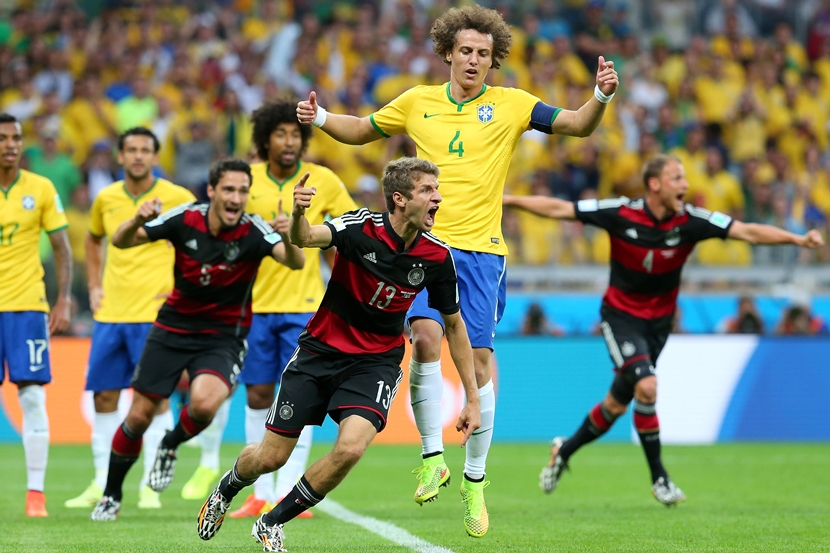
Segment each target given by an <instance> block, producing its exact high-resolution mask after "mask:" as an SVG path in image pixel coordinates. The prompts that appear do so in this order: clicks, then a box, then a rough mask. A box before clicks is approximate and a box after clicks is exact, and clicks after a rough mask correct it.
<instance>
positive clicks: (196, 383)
mask: <svg viewBox="0 0 830 553" xmlns="http://www.w3.org/2000/svg"><path fill="white" fill-rule="evenodd" d="M250 185H251V168H250V166H249V165H248V164H247V163H245V162H244V161H242V160H237V159H230V160H225V161H220V162H217V163H215V164H214V165H213V167H211V170H210V175H209V180H208V190H207V192H208V197H209V198H210V202H209V203H192V204H188V205H183V206H180V207H178V208H176V209H173V210H171V211H168V212H167V213H165V214H164V215H162V216H160V217H159V212H160V210H161V202H160V201H159V199H158V198H154V199H153V200H152V201H148V202H145V203H144V204H142V205H141V207H140V208H139V210H138V212H137V213H136V215H135V216H134V217H133V218H132V219H130V220H129V221H126V222H125V223H123V224H122V225H121V226H120V227H119V228H118V230H116V231H115V233H114V234H113V236H112V243H113V245H114V246H115V247H116V248H130V247H134V246H140V245H141V244H146V243H148V242H154V241H156V240H168V241H169V242H170V243H172V244H173V247H174V248H175V249H176V264H175V287H174V289H173V292H172V293H171V294H170V296H169V297H168V298H167V301H166V302H165V303H164V305H163V306H162V308H161V310H160V311H159V314H158V317H157V318H156V321H155V324H154V326H153V328H152V329H151V330H150V333H149V335H148V337H147V343H146V345H145V346H144V351H143V352H142V354H141V359H140V361H139V363H138V365H137V366H136V368H135V373H134V375H133V380H132V383H131V385H132V387H133V389H134V390H135V393H134V394H133V402H132V405H131V406H130V412H129V414H128V415H127V418H126V420H125V421H124V423H123V424H122V425H121V426H120V427H119V428H118V430H117V431H116V433H115V437H114V438H113V440H112V453H111V455H110V464H109V473H108V475H107V484H106V488H105V489H104V496H103V498H101V499H100V500H99V501H98V504H97V505H96V506H95V509H94V510H93V511H92V515H91V518H92V519H93V520H98V521H108V520H115V518H116V517H117V516H118V512H119V511H120V508H121V498H122V485H123V482H124V478H125V477H126V475H127V471H129V469H130V467H131V466H132V465H133V463H135V461H136V459H137V458H138V455H139V453H140V452H141V441H142V435H143V434H144V432H145V431H146V430H147V427H148V426H149V425H150V421H151V419H152V417H153V414H154V413H155V412H156V410H157V408H158V405H159V403H160V402H161V401H162V400H163V399H166V398H169V397H170V394H172V393H173V390H174V389H175V387H176V384H177V383H178V381H179V377H180V376H181V374H182V372H183V371H184V369H185V368H187V369H188V372H189V374H190V378H191V384H190V404H189V405H187V406H185V407H184V408H183V409H182V411H181V413H180V414H179V422H178V424H177V425H176V427H175V428H173V430H171V431H170V432H168V433H167V434H166V435H165V436H164V438H163V439H162V441H161V445H160V446H159V448H158V453H157V455H156V459H155V464H154V466H153V470H152V471H151V472H150V475H149V485H150V487H151V488H152V489H153V490H155V491H157V492H161V491H163V490H164V489H165V488H167V486H168V485H169V484H170V481H171V480H172V479H173V473H174V470H175V466H176V450H177V448H178V446H179V445H180V444H181V443H182V442H185V441H187V440H189V439H190V438H192V437H193V436H196V435H198V434H199V432H201V431H202V430H204V429H205V428H206V427H207V426H208V425H209V424H210V421H211V419H212V418H213V415H214V414H215V413H216V410H217V409H218V408H219V407H220V406H221V405H222V403H223V402H224V401H225V400H226V399H227V398H228V397H229V395H230V392H231V391H232V390H233V388H234V386H235V385H236V377H237V376H238V374H239V371H240V370H241V366H242V362H243V360H244V357H245V349H246V346H245V336H246V335H247V334H248V329H249V328H250V326H251V295H250V292H251V287H252V286H253V282H254V278H255V277H256V272H257V269H258V268H259V264H260V261H261V260H262V258H263V257H266V256H269V255H270V256H272V257H274V258H275V259H276V260H277V261H279V262H281V263H283V264H285V265H287V266H289V267H292V268H297V269H299V268H302V266H303V261H304V255H303V252H302V251H301V250H300V249H298V248H296V247H294V246H291V245H290V244H288V243H287V241H285V240H284V238H283V237H282V236H281V235H280V234H278V233H275V232H273V229H272V228H271V227H270V226H269V225H268V224H267V223H266V222H265V221H263V220H262V218H261V217H259V216H257V215H249V214H248V213H245V205H246V203H247V200H248V194H249V190H250Z"/></svg>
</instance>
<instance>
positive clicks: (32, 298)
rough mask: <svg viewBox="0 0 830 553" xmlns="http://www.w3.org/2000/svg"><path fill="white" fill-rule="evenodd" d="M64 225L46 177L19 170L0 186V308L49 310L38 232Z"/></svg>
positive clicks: (52, 187) (56, 228)
mask: <svg viewBox="0 0 830 553" xmlns="http://www.w3.org/2000/svg"><path fill="white" fill-rule="evenodd" d="M67 226H68V223H67V222H66V215H65V214H64V212H63V205H61V200H60V197H58V193H57V191H55V186H54V185H53V184H52V181H50V180H49V179H47V178H44V177H41V176H40V175H36V174H34V173H31V172H29V171H25V170H23V169H21V170H20V171H19V173H18V176H17V179H16V180H15V181H14V183H12V185H11V186H10V187H9V189H8V190H5V191H3V190H1V189H0V275H3V278H0V311H43V312H48V311H49V304H48V303H47V302H46V287H45V285H44V284H43V266H42V265H41V264H40V254H39V253H38V250H39V244H40V233H41V231H42V230H45V231H46V232H49V233H52V232H57V231H59V230H62V229H65V228H67Z"/></svg>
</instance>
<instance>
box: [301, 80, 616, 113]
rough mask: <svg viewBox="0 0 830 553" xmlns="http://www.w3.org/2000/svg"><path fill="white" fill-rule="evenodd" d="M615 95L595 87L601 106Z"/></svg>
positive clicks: (596, 96) (595, 94)
mask: <svg viewBox="0 0 830 553" xmlns="http://www.w3.org/2000/svg"><path fill="white" fill-rule="evenodd" d="M614 94H616V92H615V93H614ZM614 94H608V95H606V94H605V93H603V92H602V91H601V90H600V89H599V85H597V86H595V87H594V98H596V99H597V102H599V103H600V104H607V103H608V102H610V101H611V98H613V97H614ZM323 120H324V121H325V117H324V118H323ZM315 121H316V120H315Z"/></svg>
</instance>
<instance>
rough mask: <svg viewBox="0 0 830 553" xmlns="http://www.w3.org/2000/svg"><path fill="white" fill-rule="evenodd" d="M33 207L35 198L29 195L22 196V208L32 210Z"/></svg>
mask: <svg viewBox="0 0 830 553" xmlns="http://www.w3.org/2000/svg"><path fill="white" fill-rule="evenodd" d="M34 208H35V199H34V198H33V197H31V196H23V209H25V210H26V211H32V210H33V209H34Z"/></svg>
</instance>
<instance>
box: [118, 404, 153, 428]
mask: <svg viewBox="0 0 830 553" xmlns="http://www.w3.org/2000/svg"><path fill="white" fill-rule="evenodd" d="M124 422H125V423H126V424H127V427H128V428H129V429H130V430H132V431H133V432H135V433H136V434H144V432H146V431H147V428H149V426H150V423H151V422H153V411H152V410H150V411H137V410H135V409H131V410H130V412H129V413H128V414H127V418H126V419H124Z"/></svg>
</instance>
